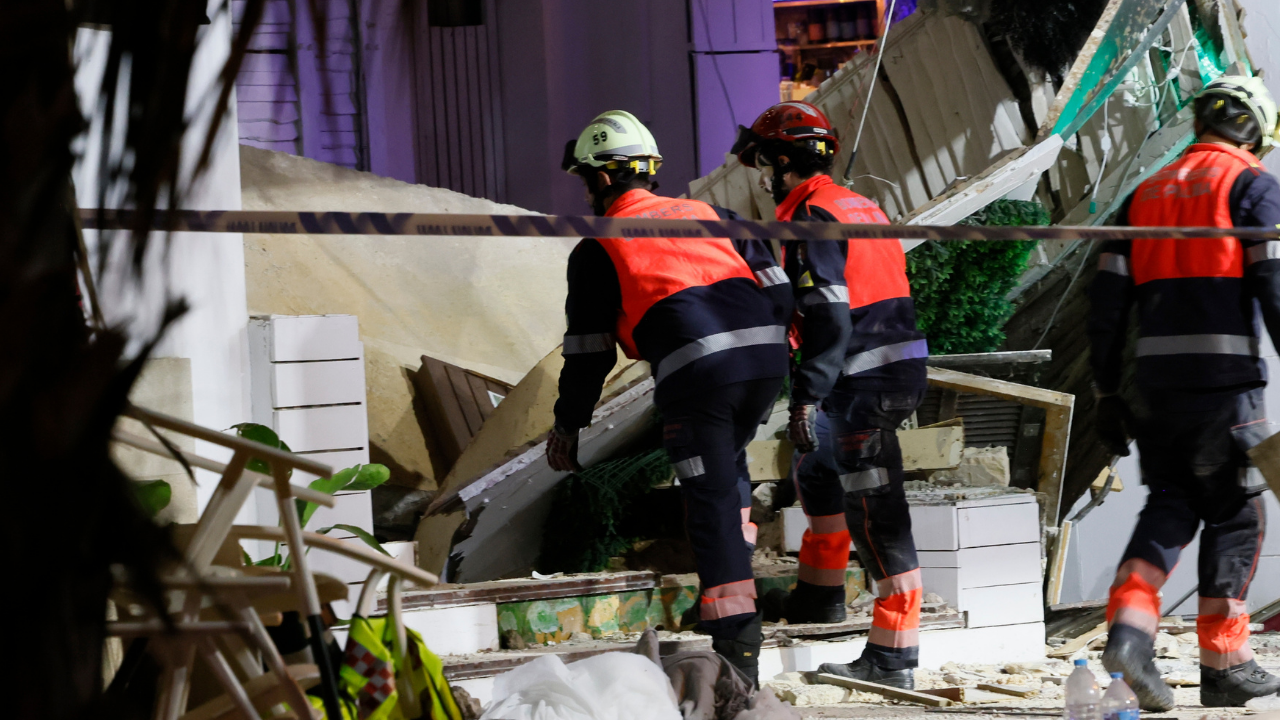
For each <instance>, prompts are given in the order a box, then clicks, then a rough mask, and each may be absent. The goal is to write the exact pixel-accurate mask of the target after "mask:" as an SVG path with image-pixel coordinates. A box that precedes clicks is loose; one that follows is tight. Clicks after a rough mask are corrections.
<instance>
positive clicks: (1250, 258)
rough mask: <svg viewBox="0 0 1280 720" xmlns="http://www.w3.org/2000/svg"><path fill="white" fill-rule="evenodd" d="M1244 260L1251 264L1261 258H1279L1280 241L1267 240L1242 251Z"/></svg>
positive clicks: (1259, 260) (1260, 260)
mask: <svg viewBox="0 0 1280 720" xmlns="http://www.w3.org/2000/svg"><path fill="white" fill-rule="evenodd" d="M1244 260H1245V262H1246V263H1247V264H1249V265H1252V264H1254V263H1256V262H1262V261H1263V260H1280V242H1276V241H1275V240H1268V241H1266V242H1264V243H1262V244H1261V245H1254V246H1253V247H1251V248H1249V249H1248V250H1245V251H1244Z"/></svg>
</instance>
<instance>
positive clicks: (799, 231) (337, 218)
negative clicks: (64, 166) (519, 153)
mask: <svg viewBox="0 0 1280 720" xmlns="http://www.w3.org/2000/svg"><path fill="white" fill-rule="evenodd" d="M80 213H81V219H82V220H83V222H84V226H85V228H86V229H128V228H131V227H132V223H133V222H135V215H134V213H133V211H129V210H106V211H103V212H102V213H101V215H99V213H98V211H96V210H81V211H80ZM152 229H154V230H173V231H181V232H234V233H259V234H283V235H421V236H476V237H568V238H574V237H620V238H642V237H668V238H671V237H674V238H736V239H744V240H745V239H760V240H846V239H849V238H859V239H875V238H892V239H903V240H1126V239H1138V238H1168V239H1189V238H1211V237H1239V238H1248V239H1253V240H1280V229H1275V228H1203V227H1183V228H1171V227H1146V228H1133V227H1067V226H1049V227H1042V226H1035V227H1008V226H1000V227H984V226H973V225H846V224H841V223H822V222H775V221H755V220H659V219H652V218H608V217H583V216H574V215H461V214H458V215H454V214H416V213H348V212H283V211H279V212H277V211H271V210H228V211H219V210H208V211H203V210H180V211H177V212H157V213H156V215H155V218H154V222H153V223H152Z"/></svg>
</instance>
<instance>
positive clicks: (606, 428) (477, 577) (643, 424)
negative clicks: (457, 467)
mask: <svg viewBox="0 0 1280 720" xmlns="http://www.w3.org/2000/svg"><path fill="white" fill-rule="evenodd" d="M653 387H654V384H653V379H652V378H649V379H645V380H643V381H642V382H640V383H638V384H637V385H635V386H634V387H632V388H631V389H629V390H626V391H625V392H622V393H621V394H620V395H618V396H617V397H615V398H614V399H612V400H610V401H608V402H606V403H604V404H603V405H602V406H601V407H600V408H599V409H597V410H596V412H595V414H594V415H593V416H592V419H591V425H590V426H589V427H587V428H585V429H584V430H583V431H582V434H581V436H580V439H579V449H578V457H579V459H580V461H581V462H582V464H583V466H585V467H590V466H591V465H593V464H595V463H598V462H601V461H604V460H608V459H610V458H612V457H613V456H614V455H615V454H616V453H618V452H619V451H621V450H623V449H625V448H626V447H627V446H628V445H630V444H631V443H633V442H635V441H636V440H637V439H638V438H639V437H640V436H641V434H642V433H643V432H644V431H645V430H647V429H648V428H649V427H650V426H651V423H652V422H653V417H654V405H653ZM546 449H547V445H546V442H545V441H542V442H538V443H537V444H536V445H535V446H533V447H531V448H529V449H527V450H525V451H524V452H522V453H520V454H519V455H517V456H515V457H513V458H511V459H510V460H508V461H507V462H504V463H503V464H502V465H500V466H498V467H497V468H495V469H493V470H491V471H490V472H488V473H486V474H484V475H482V476H480V477H479V478H476V479H474V480H473V481H471V482H469V483H466V484H464V485H462V486H461V487H458V488H456V489H451V490H450V491H448V492H447V493H446V494H444V495H442V496H441V497H439V498H437V499H436V500H435V502H433V503H432V506H431V508H430V509H429V510H428V511H427V512H428V517H426V518H424V519H423V521H422V527H421V528H420V530H419V535H418V537H419V539H420V541H421V540H422V539H423V538H424V537H426V538H427V539H430V537H429V536H431V535H433V534H434V535H435V536H436V538H437V539H436V542H440V541H441V540H444V539H446V538H447V544H448V548H449V549H448V552H447V556H448V560H447V564H446V565H445V567H444V568H443V572H442V573H441V578H442V579H443V580H445V581H447V582H479V581H482V580H497V579H501V578H509V577H515V576H519V575H526V574H528V573H529V571H530V570H532V568H533V567H534V565H535V563H536V562H537V559H538V554H539V552H540V551H541V550H542V533H543V527H544V525H545V524H546V521H547V514H548V512H549V511H550V509H551V501H552V497H553V495H554V492H553V491H554V489H555V486H556V485H557V484H558V483H559V482H560V481H561V480H563V479H564V478H566V477H568V475H569V473H563V472H559V471H556V470H552V469H551V467H550V465H548V464H547V460H546ZM433 525H436V526H438V527H436V528H433V527H432V526H433ZM433 554H435V555H438V553H433Z"/></svg>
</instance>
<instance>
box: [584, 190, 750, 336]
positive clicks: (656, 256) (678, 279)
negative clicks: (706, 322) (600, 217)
mask: <svg viewBox="0 0 1280 720" xmlns="http://www.w3.org/2000/svg"><path fill="white" fill-rule="evenodd" d="M605 216H606V217H637V218H638V217H643V218H657V219H683V220H719V219H720V216H719V215H717V214H716V211H715V210H713V209H712V208H711V206H710V205H707V204H706V203H704V202H700V201H698V200H681V199H677V198H665V197H659V196H657V195H654V194H653V193H651V192H649V191H647V190H639V189H637V190H629V191H627V192H626V193H624V194H623V195H622V196H621V197H619V198H618V199H617V200H615V201H614V202H613V205H611V206H610V207H609V211H608V212H607V213H605ZM598 242H599V243H600V245H601V246H602V247H603V248H604V249H605V252H607V253H608V254H609V259H611V260H612V261H613V266H614V268H615V269H616V270H617V271H618V284H619V285H620V286H621V288H622V310H621V312H620V313H619V315H618V324H617V336H618V343H619V344H620V345H622V349H623V351H624V352H626V354H627V357H629V358H633V359H638V358H640V353H639V351H638V350H637V349H636V345H635V340H634V339H633V338H632V333H634V332H635V329H636V325H638V324H639V323H640V320H641V319H643V318H644V314H645V313H646V312H648V311H649V308H651V307H653V306H654V304H655V303H657V302H658V301H660V300H663V299H664V298H667V297H670V296H672V295H675V294H676V293H678V292H680V291H681V290H685V289H687V288H692V287H702V286H706V285H711V284H713V283H717V282H720V281H721V280H728V279H731V278H745V279H747V280H750V281H751V282H752V284H755V282H756V280H755V275H753V274H752V272H751V268H750V267H748V266H747V262H746V261H745V260H743V259H742V256H741V255H739V254H738V251H737V250H736V249H735V248H734V246H733V242H732V241H731V240H729V239H727V238H716V239H705V238H696V239H695V238H600V239H599V240H598Z"/></svg>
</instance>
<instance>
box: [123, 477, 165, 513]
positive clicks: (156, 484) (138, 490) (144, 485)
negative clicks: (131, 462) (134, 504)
mask: <svg viewBox="0 0 1280 720" xmlns="http://www.w3.org/2000/svg"><path fill="white" fill-rule="evenodd" d="M133 495H134V497H135V498H137V500H138V504H139V505H141V506H142V510H143V512H145V513H146V514H147V516H148V517H152V518H154V517H155V516H157V515H159V514H160V511H161V510H164V509H165V508H167V507H169V503H170V502H171V501H172V500H173V488H172V487H170V486H169V483H167V482H165V481H164V480H144V481H142V482H135V483H133Z"/></svg>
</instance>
